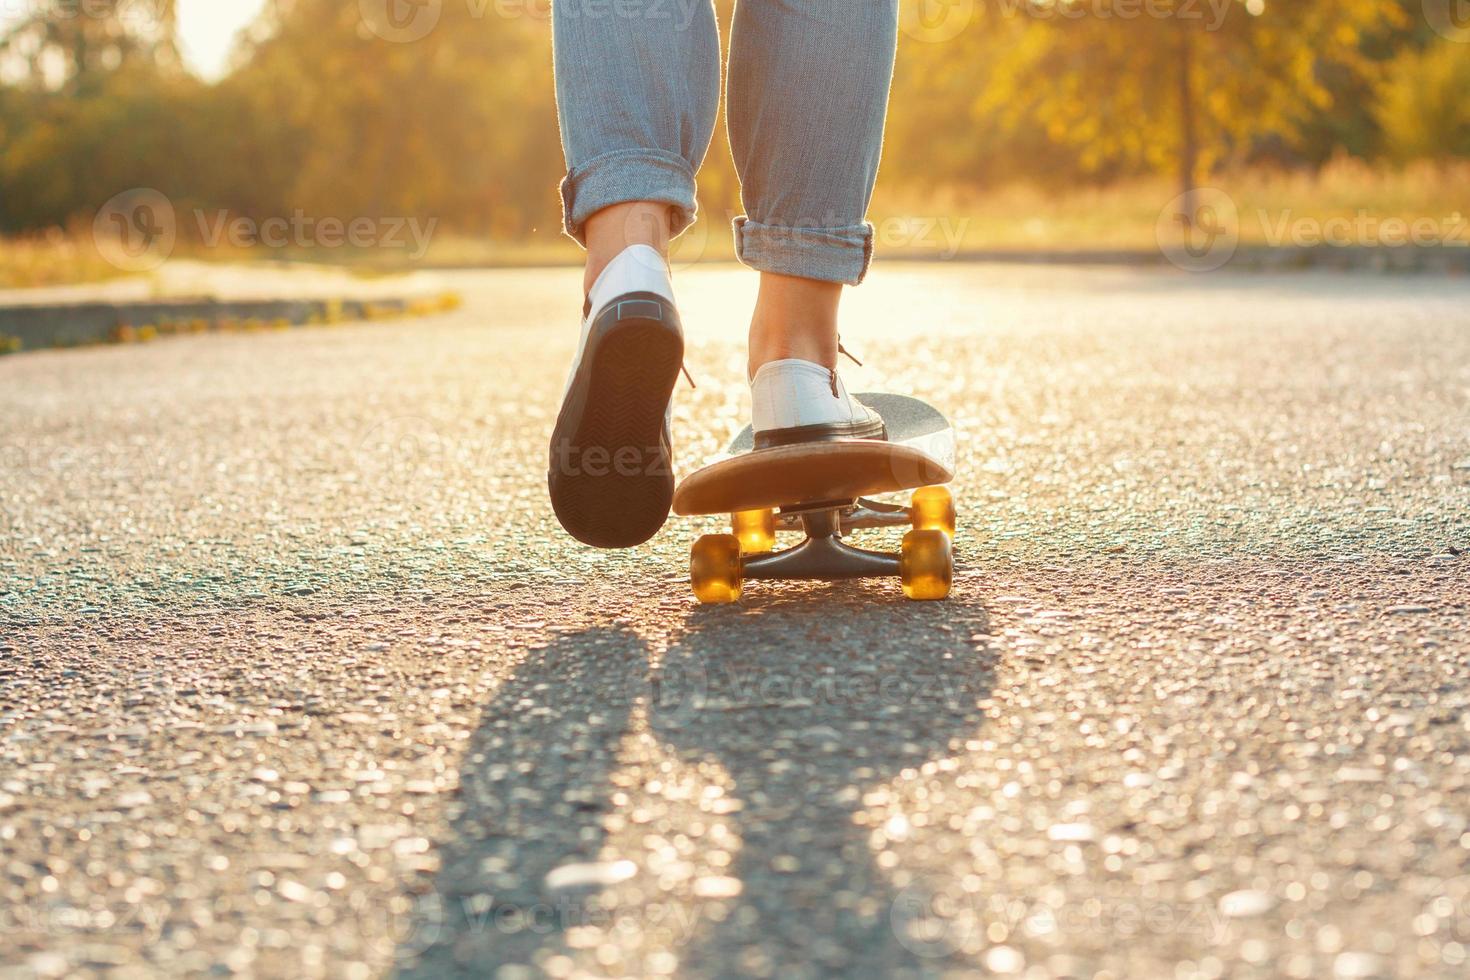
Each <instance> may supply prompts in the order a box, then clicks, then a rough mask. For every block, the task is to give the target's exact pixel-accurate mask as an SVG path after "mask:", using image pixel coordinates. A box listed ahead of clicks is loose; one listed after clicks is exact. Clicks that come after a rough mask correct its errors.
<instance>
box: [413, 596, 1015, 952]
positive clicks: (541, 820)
mask: <svg viewBox="0 0 1470 980" xmlns="http://www.w3.org/2000/svg"><path fill="white" fill-rule="evenodd" d="M988 630H989V620H988V617H987V615H986V612H985V610H984V608H983V607H982V606H981V605H979V604H978V602H977V603H975V604H968V603H966V602H965V601H964V600H963V599H955V600H953V601H951V602H949V603H942V604H926V603H907V602H904V601H903V600H901V599H898V598H896V597H890V596H882V597H881V598H880V597H876V596H874V595H873V594H872V592H871V587H870V586H862V585H833V586H823V587H816V588H814V589H811V590H803V591H801V592H797V593H789V592H788V593H787V594H784V595H763V596H760V597H756V598H748V599H747V600H746V602H745V603H744V604H743V606H741V607H738V608H713V609H696V610H694V611H693V612H691V613H690V615H689V618H688V621H687V631H686V632H685V633H684V634H683V635H682V636H681V637H679V638H678V639H677V640H676V641H675V642H674V644H673V645H672V646H671V647H670V648H669V649H668V650H667V651H666V652H665V653H664V654H663V656H662V657H657V658H651V657H650V651H649V650H648V649H647V645H646V644H645V643H644V642H643V641H642V640H641V639H640V638H639V637H638V636H637V635H635V634H634V633H632V632H631V631H629V630H626V629H622V628H612V627H608V628H596V629H589V630H586V631H583V632H580V633H576V634H570V635H567V636H564V637H561V638H559V639H557V640H556V641H555V642H553V643H551V644H550V645H549V646H547V647H544V648H542V649H541V650H539V651H534V652H533V653H532V654H531V655H530V656H529V657H528V658H527V660H526V661H525V663H524V664H523V665H522V667H521V668H520V669H519V670H518V671H517V673H516V675H515V676H514V677H513V678H512V679H510V680H508V681H507V682H506V683H505V684H504V685H503V686H502V688H501V689H500V693H499V695H498V696H497V698H496V700H495V702H494V703H493V704H491V705H489V706H488V707H487V709H486V711H485V714H484V716H483V718H482V721H481V724H480V728H479V729H478V731H477V733H476V735H475V737H474V739H473V741H472V744H471V746H470V748H469V750H468V753H467V755H466V759H465V762H464V765H463V767H462V772H461V789H460V796H459V803H460V805H461V806H462V807H463V809H462V812H460V813H459V814H458V815H457V817H456V818H455V819H454V821H453V825H452V828H451V833H450V836H449V839H448V840H447V841H446V842H445V843H444V844H443V847H442V851H441V854H442V864H441V870H440V872H439V875H438V879H437V880H436V882H435V887H434V899H435V902H436V903H439V904H438V905H436V907H435V909H434V910H433V912H432V915H431V916H420V919H429V918H432V919H433V921H432V922H428V923H426V924H423V923H421V924H422V925H424V926H425V927H423V928H418V929H416V930H415V931H414V933H413V934H412V935H410V936H408V937H407V938H406V939H405V940H404V941H403V942H401V943H400V948H399V953H400V955H399V960H398V962H399V964H400V966H401V968H402V969H401V973H402V975H405V976H425V977H427V976H435V977H438V976H445V975H451V974H460V975H476V976H485V975H488V974H492V973H493V972H494V971H495V969H497V968H499V967H502V966H507V965H511V964H521V965H525V966H533V965H534V964H537V963H544V957H545V956H547V955H555V954H558V953H574V954H575V955H577V956H585V957H590V956H592V955H594V953H593V951H592V950H572V949H571V948H570V947H569V946H568V943H567V939H568V931H569V930H574V929H577V928H578V927H580V926H593V927H597V928H599V929H601V930H602V932H601V938H600V940H599V942H600V943H613V944H615V945H616V944H625V945H629V944H630V945H633V946H641V947H643V948H644V950H645V951H646V950H647V949H648V948H649V947H650V946H656V945H657V943H656V942H652V943H650V941H649V940H648V937H639V936H636V935H634V936H629V935H627V934H625V933H624V931H623V930H624V929H625V928H627V927H630V926H631V928H633V929H634V930H635V931H637V930H638V929H640V928H641V927H643V926H650V924H651V916H650V914H649V913H648V912H647V911H646V910H645V911H644V913H643V914H641V915H640V914H639V912H638V910H637V909H634V910H631V914H624V913H625V912H627V911H628V910H626V909H624V908H623V907H622V906H619V907H618V908H617V910H616V912H615V913H614V914H613V915H612V917H611V921H610V917H609V912H608V911H607V909H608V899H609V897H610V894H609V893H608V892H607V889H617V891H616V896H617V897H618V898H619V899H620V900H622V901H627V900H628V899H627V893H626V892H624V891H623V890H621V889H620V888H619V885H620V882H622V881H624V880H627V879H629V878H634V877H636V878H638V884H639V887H641V888H643V889H648V888H653V887H656V886H655V882H654V876H652V875H650V874H649V873H648V869H647V868H640V867H638V865H639V864H640V863H641V862H642V861H643V860H644V858H645V854H644V852H643V851H641V850H637V849H636V848H635V849H632V850H630V849H629V848H628V847H627V845H626V841H625V842H624V846H622V847H617V846H614V847H613V848H612V849H611V850H614V851H616V853H611V854H610V853H608V852H605V851H604V847H605V845H607V844H608V842H609V838H608V831H607V829H606V828H607V818H608V817H609V816H610V815H612V814H613V813H614V812H615V806H614V800H613V796H614V794H615V792H617V791H618V790H619V789H620V788H626V781H623V782H624V783H625V785H624V787H617V786H614V782H613V780H614V777H615V770H616V769H617V767H618V765H619V758H618V754H619V751H620V746H622V745H623V744H624V740H625V738H626V737H627V736H628V735H629V734H630V733H631V732H633V731H634V729H635V728H637V727H639V726H642V734H643V736H644V737H651V738H652V739H653V740H654V741H655V742H656V743H657V744H658V748H659V751H660V752H661V753H663V755H664V757H665V758H669V757H672V758H673V759H675V760H677V761H678V762H679V763H687V764H689V765H691V766H702V767H707V768H709V769H716V770H718V771H722V772H723V773H725V774H726V776H727V778H728V780H729V781H730V782H732V783H733V790H732V791H731V792H730V794H728V795H730V796H733V798H734V799H735V800H737V801H738V804H737V806H738V809H736V810H735V812H733V813H731V814H730V815H729V816H728V817H727V818H725V819H726V820H727V822H728V823H729V825H730V826H731V829H732V830H733V831H734V832H735V834H737V835H738V837H739V847H738V849H737V850H736V852H735V855H734V858H733V862H732V864H731V866H730V867H729V868H728V869H726V870H725V871H724V874H723V880H724V881H726V882H728V881H729V880H730V879H736V880H738V882H739V886H738V888H737V889H736V891H737V892H738V894H734V895H727V896H726V897H727V898H728V901H726V902H724V903H723V904H722V905H721V907H720V909H719V912H718V914H716V915H705V914H703V911H704V909H705V908H706V906H704V905H700V904H697V903H696V904H695V905H693V906H692V907H691V908H689V909H686V910H684V912H685V914H686V916H691V915H692V916H694V917H693V918H691V919H690V920H689V921H687V922H686V925H687V928H684V929H681V930H679V932H678V933H677V935H678V937H679V938H678V940H677V942H676V943H675V945H673V946H672V947H671V948H670V949H669V950H668V951H669V952H671V953H673V954H674V955H675V956H677V958H678V973H680V974H681V975H690V974H692V975H699V976H715V975H721V976H723V975H732V974H739V975H751V974H755V975H760V974H768V975H778V976H793V975H844V976H855V975H861V976H880V975H892V974H895V973H904V972H914V971H916V970H919V969H922V967H923V965H924V964H923V961H922V960H921V959H920V958H919V957H916V956H915V955H914V952H913V951H912V950H911V948H910V947H908V946H906V945H905V943H904V937H903V936H901V935H900V934H899V933H900V932H901V931H902V930H901V929H900V930H896V929H895V927H894V922H893V919H892V915H893V907H894V902H895V899H896V897H897V896H896V894H895V889H894V886H893V884H892V883H891V878H890V875H891V873H892V872H891V871H886V870H882V869H880V868H879V867H878V865H877V863H876V857H877V851H876V850H875V848H874V845H873V842H872V836H873V828H871V827H868V826H865V825H863V824H862V823H860V822H858V821H857V820H855V817H856V816H857V815H858V814H860V813H862V812H863V811H865V809H866V808H867V807H866V805H865V803H864V796H865V795H866V794H868V793H871V792H873V791H882V790H884V789H886V788H887V787H888V785H889V783H890V782H892V781H893V780H895V779H896V778H897V777H899V776H900V774H901V773H902V772H903V771H904V770H905V769H909V768H913V767H918V766H921V765H923V764H924V763H926V762H929V761H931V760H936V759H942V758H945V757H948V756H951V755H954V754H957V753H958V751H959V750H960V748H959V745H958V742H962V741H963V740H964V739H967V738H970V737H973V736H974V735H975V733H976V732H977V731H978V730H979V728H980V725H981V723H982V714H981V711H980V708H979V707H978V703H979V702H980V701H981V700H983V699H984V698H985V697H987V696H988V694H989V692H990V689H991V686H992V683H993V674H992V666H993V664H992V662H991V655H990V654H989V653H988V651H987V648H986V644H985V639H986V637H985V634H987V633H988ZM644 719H646V724H644ZM658 775H659V772H658V771H652V772H639V773H638V776H639V777H640V778H639V779H638V780H635V781H634V784H635V786H636V784H637V783H642V782H644V781H646V780H648V779H649V778H651V777H652V778H657V777H658ZM626 791H627V792H628V793H629V794H630V795H631V794H632V793H633V792H635V790H634V789H626ZM623 809H626V806H625V807H624V808H623ZM700 819H702V818H700ZM655 829H657V830H658V832H659V833H661V834H662V835H663V836H664V837H666V838H667V837H669V836H670V835H678V834H680V833H681V832H682V831H683V830H685V829H686V828H684V827H681V826H671V827H663V828H655ZM650 832H653V831H652V830H650ZM628 861H631V862H633V863H632V864H628V863H626V862H628ZM553 872H555V874H554V875H553ZM549 875H550V876H551V879H550V880H548V876H549ZM637 901H639V902H642V903H644V904H645V906H647V905H649V904H658V905H662V904H664V903H670V904H677V903H678V902H679V901H680V899H679V898H677V897H674V896H664V895H660V894H659V893H657V892H656V891H655V892H654V893H652V894H649V893H647V892H646V891H645V892H644V893H643V895H642V897H641V898H639V899H637ZM650 931H654V930H652V929H650ZM593 962H595V961H593ZM634 962H635V963H636V962H637V959H636V957H635V958H634ZM535 972H538V973H539V972H540V971H539V970H536V971H535Z"/></svg>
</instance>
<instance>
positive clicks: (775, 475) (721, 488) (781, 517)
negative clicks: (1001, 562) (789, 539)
mask: <svg viewBox="0 0 1470 980" xmlns="http://www.w3.org/2000/svg"><path fill="white" fill-rule="evenodd" d="M857 397H858V400H859V401H861V402H862V403H863V404H864V405H867V406H868V407H869V408H871V409H872V410H873V411H875V412H877V413H878V414H879V415H880V416H882V418H883V423H884V425H885V426H886V428H887V430H888V439H887V440H886V441H885V440H877V439H849V440H842V441H835V442H811V443H803V444H800V445H794V446H777V447H773V448H770V449H759V450H758V449H756V448H755V437H754V433H753V432H752V431H751V429H750V428H749V427H746V429H745V430H744V431H743V432H741V433H740V434H739V435H737V436H736V437H735V440H734V442H732V443H731V444H730V447H729V448H728V449H727V450H726V451H725V454H724V456H723V457H721V458H720V459H718V460H717V461H715V462H713V463H711V464H710V465H708V466H706V467H704V468H703V469H700V470H697V471H695V472H694V473H691V474H690V475H689V476H687V477H686V478H685V479H684V481H683V483H681V484H680V485H679V487H678V488H677V489H676V490H675V491H674V513H675V514H678V515H680V516H683V517H690V516H695V515H700V514H729V515H731V530H732V532H733V533H731V534H707V535H704V536H703V537H701V538H700V539H699V540H698V541H696V542H695V543H694V548H693V550H692V551H691V553H690V560H689V578H690V584H691V585H692V586H693V587H694V594H695V596H696V597H697V598H698V599H699V601H701V602H704V603H729V602H735V601H737V600H738V599H739V598H740V595H741V593H742V591H743V589H744V583H745V581H747V580H753V579H809V580H817V581H836V580H839V579H855V578H881V577H894V576H896V577H897V578H898V579H899V581H900V582H901V583H902V586H903V592H904V595H906V596H907V597H908V598H910V599H944V598H947V597H948V596H949V592H950V587H951V585H952V583H953V581H954V552H953V546H952V541H953V538H954V531H955V506H954V500H953V498H952V497H951V496H950V492H949V490H948V489H946V488H945V487H944V486H943V484H946V483H948V482H949V481H950V480H952V479H954V429H953V428H952V427H951V426H950V424H949V420H948V419H946V418H945V417H944V415H942V414H941V413H940V412H939V411H937V410H936V409H934V408H933V407H931V406H929V405H927V404H925V403H924V402H922V401H919V400H918V399H917V398H908V397H906V396H904V395H888V394H874V393H867V394H860V395H858V396H857ZM904 491H913V495H912V497H911V498H910V501H909V504H908V505H907V506H904V505H901V504H894V503H886V502H882V501H879V500H875V499H873V498H874V497H876V496H879V495H883V494H894V493H900V492H904ZM898 526H910V527H912V530H910V531H909V532H908V533H907V534H906V535H904V539H903V547H902V550H901V551H900V552H899V553H897V554H890V553H886V552H879V551H869V550H866V549H864V548H858V547H854V546H853V545H850V544H847V543H846V542H845V541H843V540H842V539H843V537H844V535H846V534H848V533H849V532H851V531H854V530H857V529H859V528H868V527H898ZM786 531H801V532H804V533H805V539H804V540H803V541H802V542H801V543H800V544H796V545H794V546H792V547H789V548H785V549H782V550H777V549H776V535H777V533H778V532H786Z"/></svg>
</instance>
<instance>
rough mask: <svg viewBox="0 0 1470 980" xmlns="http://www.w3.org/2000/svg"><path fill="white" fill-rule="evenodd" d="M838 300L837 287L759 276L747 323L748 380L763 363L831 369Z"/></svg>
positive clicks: (781, 277)
mask: <svg viewBox="0 0 1470 980" xmlns="http://www.w3.org/2000/svg"><path fill="white" fill-rule="evenodd" d="M841 299H842V285H841V283H835V282H820V281H818V280H815V279H799V278H796V277H794V276H779V275H775V274H773V273H769V272H767V273H762V274H761V288H760V296H759V298H758V299H757V300H756V306H755V315H754V316H753V317H751V321H750V361H749V365H748V370H749V372H750V376H751V377H755V373H756V371H758V370H760V368H761V366H762V365H764V364H769V363H770V362H771V361H779V360H784V359H786V358H792V357H795V358H800V359H801V360H803V361H812V362H814V363H816V364H821V365H822V366H824V367H828V368H834V367H836V366H837V307H838V304H839V302H840V301H841Z"/></svg>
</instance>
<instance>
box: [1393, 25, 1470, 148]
mask: <svg viewBox="0 0 1470 980" xmlns="http://www.w3.org/2000/svg"><path fill="white" fill-rule="evenodd" d="M1467 93H1470V44H1458V43H1456V42H1454V41H1449V40H1438V41H1436V42H1435V43H1433V44H1431V45H1429V46H1428V47H1427V48H1425V49H1423V50H1422V51H1421V50H1412V49H1411V50H1407V51H1404V52H1402V53H1401V54H1399V55H1398V57H1396V58H1394V59H1393V61H1392V62H1390V63H1389V65H1388V67H1387V70H1386V71H1385V73H1384V77H1383V81H1382V83H1381V84H1380V86H1379V88H1378V99H1377V103H1376V106H1375V111H1376V115H1377V117H1378V121H1379V125H1380V126H1381V127H1382V130H1383V146H1384V149H1385V151H1386V153H1387V154H1388V155H1389V156H1390V157H1391V158H1392V159H1395V160H1398V161H1401V162H1406V161H1410V160H1423V159H1427V160H1449V159H1452V158H1464V157H1470V99H1467V98H1466V95H1467Z"/></svg>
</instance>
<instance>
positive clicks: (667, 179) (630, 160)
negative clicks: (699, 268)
mask: <svg viewBox="0 0 1470 980" xmlns="http://www.w3.org/2000/svg"><path fill="white" fill-rule="evenodd" d="M630 201H657V202H660V203H662V204H668V205H670V206H671V207H672V208H673V210H674V213H673V232H674V234H675V235H677V234H679V233H680V232H682V231H683V230H684V229H686V228H688V227H689V226H690V225H692V224H693V223H694V216H695V213H696V211H697V210H698V205H697V204H696V203H695V200H694V171H692V170H690V169H689V163H688V162H687V161H686V160H685V159H684V158H683V157H681V156H677V155H675V154H673V153H662V152H660V151H658V150H614V151H613V152H611V153H604V154H603V155H602V156H600V157H596V158H595V159H593V160H591V161H589V162H588V163H587V164H586V165H584V166H581V167H577V168H575V169H574V170H572V171H571V172H570V173H568V174H567V176H566V179H565V180H563V181H562V182H561V202H562V226H563V227H564V228H565V229H566V232H567V234H568V235H571V236H572V237H573V238H575V239H576V240H577V242H578V243H579V244H581V245H586V244H587V238H586V224H587V219H588V218H590V217H592V216H593V215H594V214H596V213H597V212H599V211H601V210H602V209H603V208H607V207H612V206H613V205H614V204H626V203H628V202H630Z"/></svg>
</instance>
